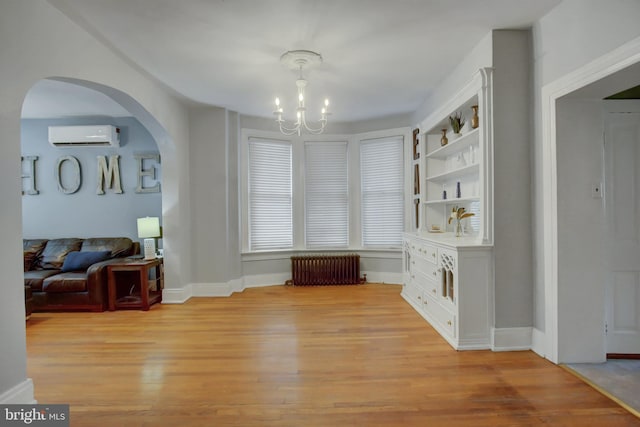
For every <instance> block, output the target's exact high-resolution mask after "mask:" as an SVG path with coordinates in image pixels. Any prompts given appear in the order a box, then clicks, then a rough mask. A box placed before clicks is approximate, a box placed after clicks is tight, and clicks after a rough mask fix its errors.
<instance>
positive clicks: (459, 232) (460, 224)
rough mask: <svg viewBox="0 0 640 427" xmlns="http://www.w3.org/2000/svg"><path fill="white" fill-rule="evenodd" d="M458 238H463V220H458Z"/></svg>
mask: <svg viewBox="0 0 640 427" xmlns="http://www.w3.org/2000/svg"><path fill="white" fill-rule="evenodd" d="M456 237H462V220H460V219H457V218H456Z"/></svg>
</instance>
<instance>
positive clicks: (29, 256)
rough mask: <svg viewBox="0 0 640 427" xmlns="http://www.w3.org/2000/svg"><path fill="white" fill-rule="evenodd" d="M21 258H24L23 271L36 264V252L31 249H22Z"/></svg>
mask: <svg viewBox="0 0 640 427" xmlns="http://www.w3.org/2000/svg"><path fill="white" fill-rule="evenodd" d="M22 259H23V260H24V271H29V270H31V268H32V267H33V266H34V264H36V260H37V259H38V254H37V253H35V252H31V251H23V253H22Z"/></svg>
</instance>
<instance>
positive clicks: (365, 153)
mask: <svg viewBox="0 0 640 427" xmlns="http://www.w3.org/2000/svg"><path fill="white" fill-rule="evenodd" d="M403 159H404V154H403V138H402V137H401V136H398V137H393V138H381V139H372V140H366V141H362V142H361V143H360V174H361V187H362V195H361V197H362V201H361V206H362V245H363V246H364V247H399V246H401V245H402V232H403V230H404V185H403V184H404V160H403Z"/></svg>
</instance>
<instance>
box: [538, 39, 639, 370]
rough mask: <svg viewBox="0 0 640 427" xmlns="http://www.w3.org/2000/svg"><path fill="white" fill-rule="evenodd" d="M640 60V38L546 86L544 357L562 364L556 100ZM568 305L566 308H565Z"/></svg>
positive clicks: (543, 148) (543, 198)
mask: <svg viewBox="0 0 640 427" xmlns="http://www.w3.org/2000/svg"><path fill="white" fill-rule="evenodd" d="M636 63H640V37H638V38H636V39H634V40H631V41H630V42H627V43H625V44H623V45H622V46H620V47H619V48H617V49H615V50H613V51H611V52H610V53H608V54H606V55H603V56H601V57H599V58H597V59H596V60H594V61H592V62H590V63H588V64H586V65H584V66H582V67H580V68H578V69H576V70H575V71H573V72H571V73H569V74H567V75H565V76H563V77H561V78H559V79H557V80H555V81H553V82H551V83H548V84H546V85H544V86H543V87H542V97H541V107H542V191H543V193H542V194H543V195H542V202H543V224H544V228H543V254H544V255H543V265H544V267H543V271H544V276H543V279H544V312H545V333H544V341H543V348H541V349H536V350H537V351H538V350H539V351H538V352H540V353H541V354H542V355H543V356H544V357H546V358H547V359H549V360H551V361H552V362H554V363H559V362H560V360H559V348H558V347H559V345H558V344H559V343H558V329H559V324H558V318H559V313H560V309H561V307H560V301H559V299H558V291H559V282H558V167H557V157H556V156H557V146H556V145H557V141H556V132H557V123H556V102H557V100H558V98H560V97H562V96H565V95H567V94H569V93H571V92H574V91H576V90H578V89H580V88H582V87H584V86H587V85H589V84H591V83H594V82H596V81H598V80H600V79H603V78H605V77H607V76H610V75H612V74H614V73H616V72H618V71H620V70H622V69H624V68H626V67H629V66H631V65H634V64H636ZM562 308H565V307H562Z"/></svg>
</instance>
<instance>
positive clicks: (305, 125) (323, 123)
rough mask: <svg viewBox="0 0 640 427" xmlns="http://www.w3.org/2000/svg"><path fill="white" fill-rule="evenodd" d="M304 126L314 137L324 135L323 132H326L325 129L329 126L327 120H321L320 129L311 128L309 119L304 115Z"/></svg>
mask: <svg viewBox="0 0 640 427" xmlns="http://www.w3.org/2000/svg"><path fill="white" fill-rule="evenodd" d="M302 126H304V128H305V129H306V130H307V132H309V133H312V134H314V135H320V134H321V133H322V131H324V128H325V127H326V126H327V120H326V119H323V120H320V127H319V128H312V127H311V126H309V125H308V124H307V119H306V117H305V116H304V115H303V116H302Z"/></svg>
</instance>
